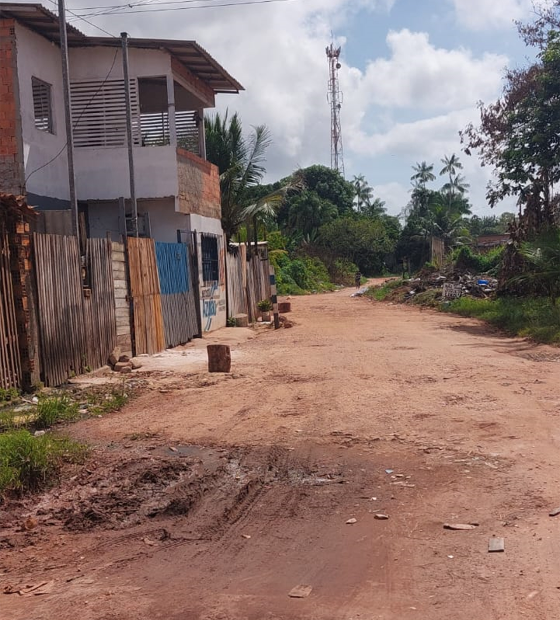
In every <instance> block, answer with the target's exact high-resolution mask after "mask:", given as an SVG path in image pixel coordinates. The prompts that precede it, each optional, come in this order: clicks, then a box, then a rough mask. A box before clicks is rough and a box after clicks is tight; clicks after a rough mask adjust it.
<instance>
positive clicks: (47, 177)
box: [16, 24, 70, 206]
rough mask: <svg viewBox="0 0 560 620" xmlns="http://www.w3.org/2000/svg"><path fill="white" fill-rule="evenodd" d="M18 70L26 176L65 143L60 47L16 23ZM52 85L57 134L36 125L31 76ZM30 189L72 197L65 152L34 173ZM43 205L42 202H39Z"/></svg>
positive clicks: (58, 196)
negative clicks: (42, 129)
mask: <svg viewBox="0 0 560 620" xmlns="http://www.w3.org/2000/svg"><path fill="white" fill-rule="evenodd" d="M16 41H17V70H18V82H19V93H20V105H21V122H22V137H23V149H24V162H25V176H26V177H27V176H28V175H29V174H30V173H31V172H32V171H33V170H35V169H36V168H39V167H40V166H42V165H43V164H45V163H47V162H48V161H49V160H50V159H52V158H53V157H54V156H55V155H56V154H57V153H58V152H59V151H60V150H61V149H62V148H63V147H64V145H65V144H66V129H65V124H64V99H63V90H62V69H61V57H60V49H59V48H58V47H57V46H56V45H54V44H52V43H50V42H49V41H47V39H45V38H44V37H42V36H40V35H38V34H35V33H34V32H32V31H31V30H28V29H27V28H25V27H24V26H22V25H21V24H16ZM32 77H36V78H39V79H40V80H43V82H47V83H48V84H51V85H52V89H51V93H52V109H53V116H54V134H51V133H47V132H46V131H40V130H39V129H36V127H35V115H34V112H33V90H32V86H31V78H32ZM26 189H27V191H28V192H30V193H33V194H38V195H39V196H47V197H49V198H58V199H61V200H69V199H70V189H69V186H68V163H67V159H66V151H64V152H63V153H62V154H61V155H60V156H59V157H57V158H56V160H55V161H53V162H52V163H50V164H49V165H48V166H46V167H45V168H43V169H42V170H40V171H38V172H36V173H35V174H33V175H32V176H31V177H30V178H29V181H28V182H27V185H26ZM39 206H40V205H39Z"/></svg>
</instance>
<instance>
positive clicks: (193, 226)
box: [186, 214, 224, 235]
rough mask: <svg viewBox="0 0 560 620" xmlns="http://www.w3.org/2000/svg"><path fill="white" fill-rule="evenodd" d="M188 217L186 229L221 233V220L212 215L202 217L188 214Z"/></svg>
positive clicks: (215, 233)
mask: <svg viewBox="0 0 560 620" xmlns="http://www.w3.org/2000/svg"><path fill="white" fill-rule="evenodd" d="M186 217H187V218H188V230H196V231H197V232H205V233H211V234H213V235H223V232H224V231H223V230H222V222H221V220H217V219H215V218H213V217H204V216H203V215H195V214H190V215H187V216H186Z"/></svg>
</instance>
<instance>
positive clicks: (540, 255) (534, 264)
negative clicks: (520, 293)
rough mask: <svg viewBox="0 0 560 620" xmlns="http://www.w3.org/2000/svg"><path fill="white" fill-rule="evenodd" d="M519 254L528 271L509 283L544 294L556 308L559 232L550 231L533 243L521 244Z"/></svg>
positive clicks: (559, 284) (559, 275)
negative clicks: (524, 261) (527, 286)
mask: <svg viewBox="0 0 560 620" xmlns="http://www.w3.org/2000/svg"><path fill="white" fill-rule="evenodd" d="M520 253H521V255H522V256H523V258H524V259H525V260H526V261H527V263H528V264H529V270H528V271H527V272H526V273H524V274H522V275H520V276H517V277H514V278H512V280H511V282H512V283H516V282H517V283H519V284H522V285H529V286H530V287H531V288H533V289H536V290H537V291H541V292H544V293H545V294H546V295H547V296H548V298H549V299H550V301H551V303H552V305H554V306H556V304H557V301H558V297H559V296H560V231H559V230H558V229H552V230H549V231H548V232H545V233H543V234H542V235H540V236H539V238H538V239H536V240H535V241H532V242H526V243H523V244H522V246H521V249H520Z"/></svg>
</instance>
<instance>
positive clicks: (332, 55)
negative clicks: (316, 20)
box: [327, 43, 344, 176]
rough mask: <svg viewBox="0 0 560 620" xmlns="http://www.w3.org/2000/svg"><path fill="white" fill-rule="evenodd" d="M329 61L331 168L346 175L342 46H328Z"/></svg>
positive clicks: (328, 99)
mask: <svg viewBox="0 0 560 620" xmlns="http://www.w3.org/2000/svg"><path fill="white" fill-rule="evenodd" d="M327 58H328V61H329V86H328V94H327V101H328V102H329V104H330V106H331V168H332V169H333V170H338V172H340V173H341V174H342V176H344V153H343V150H342V126H341V123H340V109H341V108H342V100H343V97H342V93H341V92H340V85H339V81H338V70H339V69H340V62H339V58H340V47H335V46H334V43H331V44H330V45H329V47H327Z"/></svg>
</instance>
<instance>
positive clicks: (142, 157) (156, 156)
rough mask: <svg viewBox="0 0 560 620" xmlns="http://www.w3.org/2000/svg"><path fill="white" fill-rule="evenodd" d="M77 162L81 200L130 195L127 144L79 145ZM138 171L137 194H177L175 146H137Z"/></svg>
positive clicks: (161, 195) (135, 169)
mask: <svg viewBox="0 0 560 620" xmlns="http://www.w3.org/2000/svg"><path fill="white" fill-rule="evenodd" d="M75 163H76V165H75V168H76V186H77V188H78V199H79V200H114V199H117V198H120V197H121V196H122V197H124V198H130V181H129V175H128V150H127V149H126V148H125V147H119V148H110V147H107V148H98V149H90V148H83V149H76V150H75ZM134 172H135V175H134V176H135V179H136V197H137V198H162V197H166V196H177V194H178V192H179V181H178V177H177V155H176V151H175V148H174V147H172V146H149V147H148V146H146V147H141V146H138V147H135V148H134Z"/></svg>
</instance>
